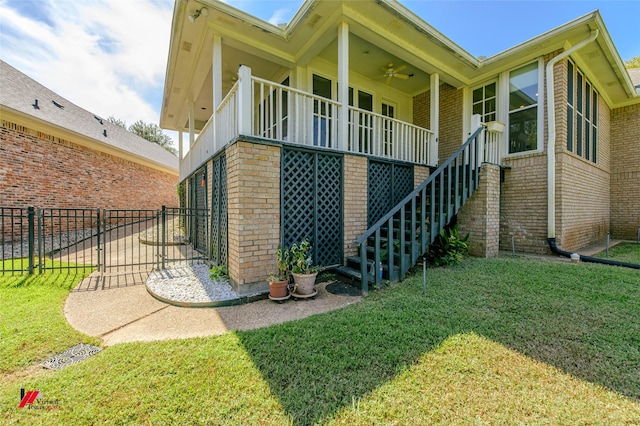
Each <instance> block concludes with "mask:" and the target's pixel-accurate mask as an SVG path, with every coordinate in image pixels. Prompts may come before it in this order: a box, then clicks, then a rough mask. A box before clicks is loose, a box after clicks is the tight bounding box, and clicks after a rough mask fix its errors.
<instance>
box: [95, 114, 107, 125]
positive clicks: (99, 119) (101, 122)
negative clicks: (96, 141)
mask: <svg viewBox="0 0 640 426" xmlns="http://www.w3.org/2000/svg"><path fill="white" fill-rule="evenodd" d="M93 118H95V119H96V120H98V123H100V124H104V122H103V121H102V118H100V117H98V116H97V115H94V116H93Z"/></svg>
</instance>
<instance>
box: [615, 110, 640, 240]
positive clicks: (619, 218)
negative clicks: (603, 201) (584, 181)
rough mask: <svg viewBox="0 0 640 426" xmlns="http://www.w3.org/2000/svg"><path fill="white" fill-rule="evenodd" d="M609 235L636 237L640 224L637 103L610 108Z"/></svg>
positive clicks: (627, 237) (639, 153)
mask: <svg viewBox="0 0 640 426" xmlns="http://www.w3.org/2000/svg"><path fill="white" fill-rule="evenodd" d="M611 140H612V145H611V163H612V167H611V235H612V236H613V237H614V238H624V239H631V240H635V239H636V238H638V227H640V105H638V104H636V105H633V106H628V107H624V108H617V109H614V110H613V111H611Z"/></svg>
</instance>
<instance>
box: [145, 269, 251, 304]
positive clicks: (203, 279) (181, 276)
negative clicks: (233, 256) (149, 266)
mask: <svg viewBox="0 0 640 426" xmlns="http://www.w3.org/2000/svg"><path fill="white" fill-rule="evenodd" d="M147 288H149V290H151V291H152V292H153V293H155V294H157V295H158V296H160V297H163V298H165V299H169V300H173V301H175V302H187V303H207V302H219V301H223V300H233V299H238V295H237V294H236V292H235V291H234V290H233V288H232V287H231V285H229V280H228V279H227V278H218V279H215V280H212V279H211V278H210V277H209V266H208V265H206V264H195V265H188V266H176V267H170V268H167V269H163V270H161V271H153V272H152V273H151V275H149V278H148V279H147Z"/></svg>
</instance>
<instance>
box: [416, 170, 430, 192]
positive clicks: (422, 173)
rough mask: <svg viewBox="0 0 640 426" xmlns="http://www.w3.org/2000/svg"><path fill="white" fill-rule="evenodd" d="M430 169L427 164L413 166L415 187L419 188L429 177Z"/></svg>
mask: <svg viewBox="0 0 640 426" xmlns="http://www.w3.org/2000/svg"><path fill="white" fill-rule="evenodd" d="M429 172H430V169H429V167H425V166H413V187H414V188H417V187H418V185H420V184H421V183H422V182H424V181H425V180H426V179H427V178H428V177H429Z"/></svg>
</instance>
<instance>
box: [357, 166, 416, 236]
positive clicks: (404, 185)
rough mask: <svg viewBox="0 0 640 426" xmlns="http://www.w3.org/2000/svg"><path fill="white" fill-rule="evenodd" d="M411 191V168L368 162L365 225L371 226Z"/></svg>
mask: <svg viewBox="0 0 640 426" xmlns="http://www.w3.org/2000/svg"><path fill="white" fill-rule="evenodd" d="M411 191H413V166H408V165H404V164H395V163H389V162H384V161H371V160H369V170H368V196H367V200H368V202H367V210H368V212H367V225H368V227H371V226H373V225H374V224H375V223H376V222H377V221H378V220H380V218H381V217H383V216H384V215H385V214H387V213H388V212H389V210H391V209H392V208H393V207H394V206H395V205H396V204H398V203H399V202H400V201H402V199H403V198H404V197H406V196H407V195H409V194H410V193H411Z"/></svg>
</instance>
